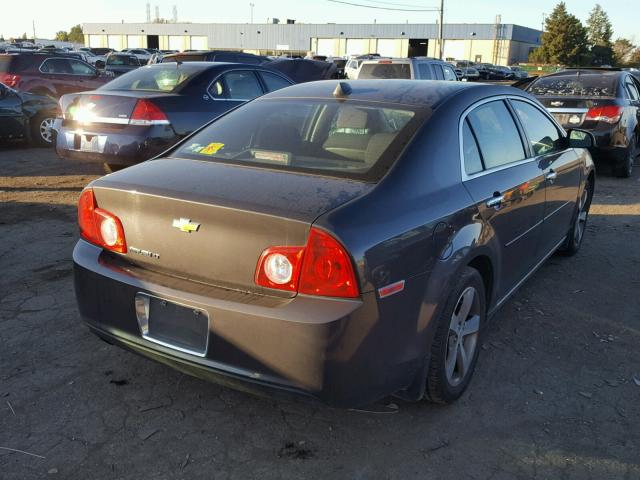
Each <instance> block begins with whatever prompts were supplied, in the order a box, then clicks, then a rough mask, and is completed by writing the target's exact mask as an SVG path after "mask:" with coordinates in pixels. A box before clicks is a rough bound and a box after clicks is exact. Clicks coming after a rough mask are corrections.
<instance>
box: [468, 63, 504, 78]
mask: <svg viewBox="0 0 640 480" xmlns="http://www.w3.org/2000/svg"><path fill="white" fill-rule="evenodd" d="M474 68H475V69H476V70H478V73H479V74H480V78H481V79H482V80H507V73H506V72H505V71H503V70H502V69H501V68H499V67H498V66H496V65H493V64H491V63H476V64H475V65H474ZM509 72H510V73H509V78H513V72H511V71H509Z"/></svg>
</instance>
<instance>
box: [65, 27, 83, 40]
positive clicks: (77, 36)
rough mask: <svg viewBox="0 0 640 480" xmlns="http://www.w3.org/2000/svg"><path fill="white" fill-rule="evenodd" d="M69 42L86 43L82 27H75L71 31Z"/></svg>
mask: <svg viewBox="0 0 640 480" xmlns="http://www.w3.org/2000/svg"><path fill="white" fill-rule="evenodd" d="M68 41H69V42H73V43H84V33H83V32H82V25H75V26H73V27H71V30H69V36H68Z"/></svg>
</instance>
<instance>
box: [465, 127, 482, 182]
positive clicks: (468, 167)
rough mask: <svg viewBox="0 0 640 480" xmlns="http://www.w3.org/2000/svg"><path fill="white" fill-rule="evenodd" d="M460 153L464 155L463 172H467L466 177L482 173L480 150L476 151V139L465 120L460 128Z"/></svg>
mask: <svg viewBox="0 0 640 480" xmlns="http://www.w3.org/2000/svg"><path fill="white" fill-rule="evenodd" d="M462 153H463V155H464V170H465V172H467V175H473V174H474V173H478V172H481V171H482V169H483V167H482V158H481V157H480V150H478V144H477V143H476V137H475V136H474V135H473V132H472V131H471V128H470V127H469V120H465V121H464V125H463V126H462Z"/></svg>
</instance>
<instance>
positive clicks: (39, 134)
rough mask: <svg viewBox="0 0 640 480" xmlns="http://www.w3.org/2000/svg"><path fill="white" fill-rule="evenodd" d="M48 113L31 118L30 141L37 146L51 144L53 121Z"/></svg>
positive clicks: (48, 145)
mask: <svg viewBox="0 0 640 480" xmlns="http://www.w3.org/2000/svg"><path fill="white" fill-rule="evenodd" d="M54 121H55V118H53V117H52V116H50V115H38V116H36V117H34V118H33V119H32V120H31V143H32V144H33V145H34V146H37V147H50V146H52V145H53V122H54Z"/></svg>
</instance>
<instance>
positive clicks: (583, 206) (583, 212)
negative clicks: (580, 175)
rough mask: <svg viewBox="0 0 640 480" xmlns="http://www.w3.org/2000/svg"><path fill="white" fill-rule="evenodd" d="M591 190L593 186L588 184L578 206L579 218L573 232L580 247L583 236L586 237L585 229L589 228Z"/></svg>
mask: <svg viewBox="0 0 640 480" xmlns="http://www.w3.org/2000/svg"><path fill="white" fill-rule="evenodd" d="M590 190H591V185H590V184H587V186H586V187H585V188H584V190H582V195H581V196H580V204H579V205H578V218H577V220H576V228H575V230H574V232H573V235H574V238H575V241H576V244H578V245H580V242H581V241H582V236H583V235H584V231H585V228H586V227H587V215H588V214H589V209H588V208H587V201H588V200H589V191H590Z"/></svg>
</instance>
